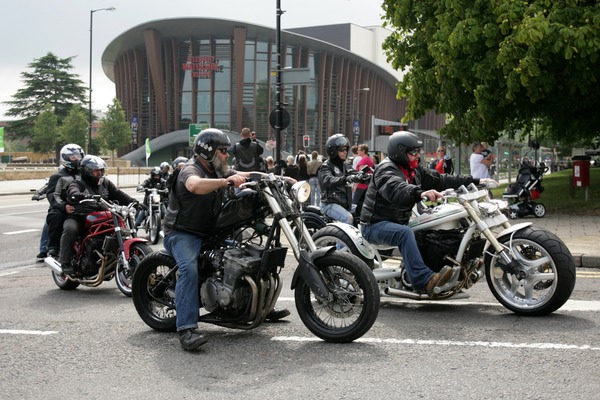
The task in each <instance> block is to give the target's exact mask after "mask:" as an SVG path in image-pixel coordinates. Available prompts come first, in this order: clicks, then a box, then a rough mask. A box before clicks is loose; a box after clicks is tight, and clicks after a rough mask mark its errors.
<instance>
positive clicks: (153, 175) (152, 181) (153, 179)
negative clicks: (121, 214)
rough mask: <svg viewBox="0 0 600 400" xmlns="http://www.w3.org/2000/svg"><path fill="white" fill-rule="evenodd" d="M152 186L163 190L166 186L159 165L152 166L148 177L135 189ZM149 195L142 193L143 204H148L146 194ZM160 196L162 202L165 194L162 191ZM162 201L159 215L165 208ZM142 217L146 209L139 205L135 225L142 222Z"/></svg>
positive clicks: (144, 216) (150, 187) (141, 189)
mask: <svg viewBox="0 0 600 400" xmlns="http://www.w3.org/2000/svg"><path fill="white" fill-rule="evenodd" d="M154 188H156V189H158V190H159V191H164V190H165V189H166V188H167V182H165V180H164V179H163V177H162V173H161V170H160V167H153V168H152V169H151V170H150V177H149V178H148V179H146V180H144V182H142V184H141V185H139V186H138V187H137V190H138V192H144V189H154ZM149 195H150V194H149V193H146V194H144V202H143V204H144V205H146V204H148V196H149ZM160 196H161V200H162V202H164V201H165V200H166V196H167V194H166V193H164V192H161V193H160ZM162 202H161V210H160V214H161V216H164V215H165V211H166V208H165V206H164V205H163V204H162ZM144 218H146V210H144V208H143V207H140V209H139V211H138V214H137V216H136V217H135V226H136V227H139V226H140V225H141V224H142V222H143V221H144Z"/></svg>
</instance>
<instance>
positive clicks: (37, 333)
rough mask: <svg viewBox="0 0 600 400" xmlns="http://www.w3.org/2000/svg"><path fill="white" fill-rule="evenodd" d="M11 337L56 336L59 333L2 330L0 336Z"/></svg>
mask: <svg viewBox="0 0 600 400" xmlns="http://www.w3.org/2000/svg"><path fill="white" fill-rule="evenodd" d="M2 333H5V334H9V335H55V334H57V333H58V332H57V331H26V330H21V329H0V334H2Z"/></svg>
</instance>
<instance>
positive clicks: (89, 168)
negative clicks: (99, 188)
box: [81, 155, 106, 185]
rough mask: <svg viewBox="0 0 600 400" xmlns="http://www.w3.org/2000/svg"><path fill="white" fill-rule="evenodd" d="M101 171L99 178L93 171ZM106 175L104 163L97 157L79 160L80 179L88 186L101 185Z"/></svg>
mask: <svg viewBox="0 0 600 400" xmlns="http://www.w3.org/2000/svg"><path fill="white" fill-rule="evenodd" d="M96 170H101V171H102V173H101V174H100V175H99V176H96V175H94V171H96ZM105 174H106V163H105V162H104V160H103V159H101V158H100V157H98V156H92V155H87V156H85V157H83V160H81V178H82V179H83V180H84V181H85V182H87V183H89V184H90V185H101V184H102V181H103V180H104V175H105Z"/></svg>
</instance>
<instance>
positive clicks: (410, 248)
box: [360, 221, 434, 291]
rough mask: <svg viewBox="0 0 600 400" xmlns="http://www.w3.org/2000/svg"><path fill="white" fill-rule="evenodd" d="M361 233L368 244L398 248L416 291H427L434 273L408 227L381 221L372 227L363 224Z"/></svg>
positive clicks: (371, 225)
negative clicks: (428, 283) (426, 263)
mask: <svg viewBox="0 0 600 400" xmlns="http://www.w3.org/2000/svg"><path fill="white" fill-rule="evenodd" d="M360 227H361V233H362V235H363V237H364V238H365V239H366V240H367V242H369V243H371V244H387V245H390V246H398V249H399V250H400V254H402V258H403V259H404V266H405V268H406V272H407V273H408V279H410V282H411V283H412V285H413V288H414V290H416V291H420V290H423V289H425V286H427V282H429V279H430V278H431V277H432V276H433V274H434V272H433V271H432V270H431V269H429V267H428V266H427V265H425V261H423V257H422V256H421V252H420V251H419V248H418V247H417V240H416V239H415V234H414V233H413V231H411V230H410V228H409V227H408V226H406V225H402V224H397V223H395V222H389V221H381V222H376V223H374V224H370V225H364V224H361V225H360Z"/></svg>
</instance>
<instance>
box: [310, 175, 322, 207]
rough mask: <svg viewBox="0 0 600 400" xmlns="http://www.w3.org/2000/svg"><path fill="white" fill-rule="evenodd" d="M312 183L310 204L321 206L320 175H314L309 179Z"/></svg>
mask: <svg viewBox="0 0 600 400" xmlns="http://www.w3.org/2000/svg"><path fill="white" fill-rule="evenodd" d="M308 183H309V184H310V204H312V205H313V206H317V207H319V205H320V204H321V184H320V183H319V178H318V177H316V176H315V177H312V178H309V179H308Z"/></svg>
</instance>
